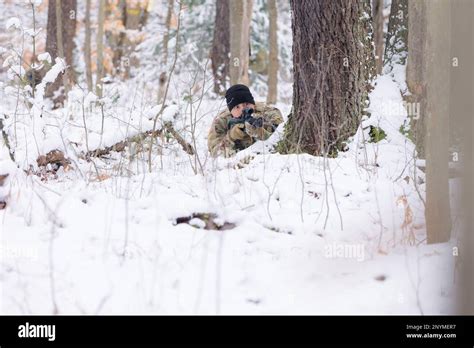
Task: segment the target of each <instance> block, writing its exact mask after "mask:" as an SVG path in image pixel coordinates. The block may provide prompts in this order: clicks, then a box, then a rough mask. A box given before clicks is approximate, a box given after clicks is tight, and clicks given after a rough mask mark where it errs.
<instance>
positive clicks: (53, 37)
mask: <svg viewBox="0 0 474 348" xmlns="http://www.w3.org/2000/svg"><path fill="white" fill-rule="evenodd" d="M76 12H77V1H76V0H62V1H59V2H58V3H56V0H50V1H49V4H48V23H47V35H46V52H48V53H49V55H50V56H51V59H52V63H53V64H54V60H55V59H56V57H60V58H64V59H65V61H66V64H67V65H68V68H67V69H66V71H65V73H64V76H62V75H61V76H60V77H58V78H57V79H56V81H55V82H54V83H51V84H50V85H49V86H48V88H47V90H46V96H47V97H50V98H51V97H52V98H53V102H54V105H55V106H56V107H58V106H61V105H62V103H63V102H64V99H65V90H67V89H68V88H69V85H70V84H72V83H73V82H74V80H75V78H74V74H73V69H72V64H73V51H74V36H75V33H76ZM58 19H59V21H58ZM61 87H64V90H63V91H62V93H60V94H58V93H55V92H57V91H58V90H59V89H60V88H61Z"/></svg>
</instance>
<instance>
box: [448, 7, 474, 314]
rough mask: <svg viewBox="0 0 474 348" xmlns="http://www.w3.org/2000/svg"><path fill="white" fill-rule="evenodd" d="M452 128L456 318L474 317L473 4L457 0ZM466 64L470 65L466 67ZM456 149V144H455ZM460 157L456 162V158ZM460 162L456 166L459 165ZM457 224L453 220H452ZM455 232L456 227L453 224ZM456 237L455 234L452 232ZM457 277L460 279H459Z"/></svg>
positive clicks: (451, 106) (454, 26) (453, 23)
mask: <svg viewBox="0 0 474 348" xmlns="http://www.w3.org/2000/svg"><path fill="white" fill-rule="evenodd" d="M451 6H452V7H451V20H452V25H451V28H452V32H451V40H450V42H451V54H452V62H451V63H452V64H451V84H450V85H451V86H450V90H451V94H450V98H451V99H450V103H449V104H450V113H449V114H450V116H451V119H450V120H451V125H455V126H456V127H458V128H459V134H458V135H459V137H458V138H456V141H455V147H454V149H453V153H452V157H451V159H452V160H453V162H455V163H456V164H457V165H459V168H460V169H461V173H462V176H461V178H459V179H457V180H456V181H455V183H454V185H453V186H452V187H453V189H454V192H453V198H454V201H455V202H453V208H455V209H456V210H454V209H453V213H455V214H456V215H458V216H459V217H460V221H459V222H460V223H458V224H456V226H459V230H458V231H460V232H461V233H457V234H456V237H457V238H458V241H457V243H456V245H457V247H458V248H457V249H458V250H456V251H457V252H456V254H454V259H455V265H456V270H455V271H457V273H456V277H455V281H456V285H458V290H459V292H458V296H455V297H456V298H457V299H458V308H457V310H456V312H455V314H463V315H473V314H474V277H473V276H472V270H473V269H474V256H473V254H474V253H473V252H474V234H473V231H474V221H473V220H474V212H473V207H474V200H473V199H474V171H473V169H474V167H473V164H474V158H473V149H474V147H473V140H472V135H473V117H472V115H473V114H474V67H473V65H472V64H471V62H473V61H474V37H473V33H474V24H473V22H472V18H473V17H474V2H473V1H472V0H457V1H455V2H453V3H452V4H451ZM463 62H468V63H467V64H464V63H463ZM453 145H454V144H453ZM456 155H457V158H456V157H455V156H456ZM456 159H457V162H456ZM453 220H454V217H453ZM453 228H454V223H453ZM453 234H454V232H453ZM458 275H459V276H460V277H458Z"/></svg>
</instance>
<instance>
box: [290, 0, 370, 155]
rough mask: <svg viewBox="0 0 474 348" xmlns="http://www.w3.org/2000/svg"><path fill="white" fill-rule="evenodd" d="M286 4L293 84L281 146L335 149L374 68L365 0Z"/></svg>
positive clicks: (358, 113) (353, 121) (353, 125)
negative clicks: (291, 101) (288, 115)
mask: <svg viewBox="0 0 474 348" xmlns="http://www.w3.org/2000/svg"><path fill="white" fill-rule="evenodd" d="M290 4H291V9H292V29H293V75H294V84H293V110H292V114H291V115H290V117H289V120H288V123H287V126H286V130H285V141H284V143H285V145H286V149H285V150H286V151H289V152H295V151H296V152H300V151H302V152H307V153H310V154H313V155H320V154H329V155H335V153H336V152H337V151H338V150H340V149H341V148H342V147H343V146H344V145H343V142H344V141H345V140H346V139H347V138H348V137H349V136H351V135H353V134H354V133H355V132H356V130H357V128H358V126H359V123H360V120H361V117H362V115H363V113H364V109H365V106H366V105H365V102H366V100H367V95H368V91H369V89H370V85H369V83H368V82H369V80H370V79H371V78H372V77H373V73H374V65H373V64H374V56H373V46H372V44H371V34H372V33H371V27H370V25H371V15H370V3H369V2H368V1H358V0H350V1H348V0H333V1H326V0H291V1H290Z"/></svg>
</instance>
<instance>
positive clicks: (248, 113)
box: [227, 108, 263, 129]
mask: <svg viewBox="0 0 474 348" xmlns="http://www.w3.org/2000/svg"><path fill="white" fill-rule="evenodd" d="M253 111H254V110H253V109H250V108H247V109H244V111H243V112H242V115H241V116H240V117H238V118H232V119H230V120H229V121H228V122H227V128H228V129H231V128H232V127H233V126H235V125H236V124H239V123H244V124H245V122H248V123H250V124H251V125H252V126H254V127H256V128H259V127H262V126H263V118H262V117H259V118H255V117H252V114H253Z"/></svg>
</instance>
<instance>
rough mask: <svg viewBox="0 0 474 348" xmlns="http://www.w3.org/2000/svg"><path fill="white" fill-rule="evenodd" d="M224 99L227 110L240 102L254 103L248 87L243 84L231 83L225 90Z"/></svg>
mask: <svg viewBox="0 0 474 348" xmlns="http://www.w3.org/2000/svg"><path fill="white" fill-rule="evenodd" d="M225 100H226V102H227V107H228V108H229V111H230V110H232V109H233V107H234V106H236V105H239V104H240V103H251V104H254V105H255V100H254V99H253V96H252V93H250V90H249V88H248V87H247V86H245V85H233V86H232V87H230V88H229V89H228V90H227V92H225Z"/></svg>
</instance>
